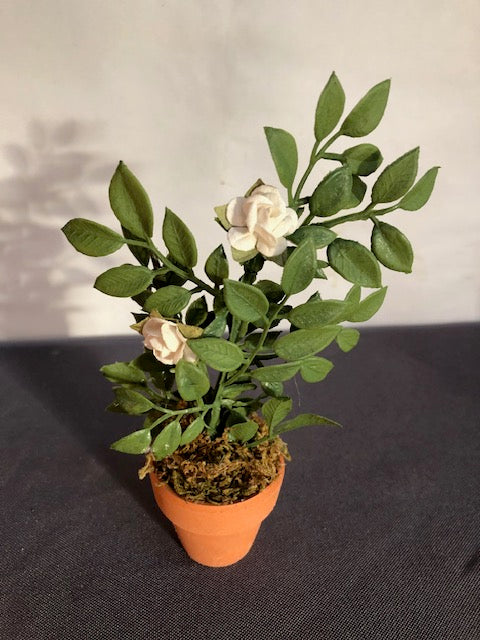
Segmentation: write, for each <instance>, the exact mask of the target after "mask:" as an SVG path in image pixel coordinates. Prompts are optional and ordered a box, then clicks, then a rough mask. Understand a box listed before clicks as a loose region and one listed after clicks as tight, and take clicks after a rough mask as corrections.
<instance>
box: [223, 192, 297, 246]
mask: <svg viewBox="0 0 480 640" xmlns="http://www.w3.org/2000/svg"><path fill="white" fill-rule="evenodd" d="M226 215H227V220H228V222H229V223H230V224H231V225H232V227H231V228H230V229H229V231H228V240H229V242H230V244H231V245H232V247H233V248H234V249H238V250H239V251H251V250H252V249H257V251H259V252H260V253H261V254H262V255H264V256H265V257H267V258H270V257H272V256H278V255H280V254H281V253H283V252H284V251H285V249H286V246H287V241H286V240H285V236H288V235H290V234H291V233H293V232H294V231H295V229H296V228H297V226H298V217H297V214H296V213H295V211H294V210H293V209H289V208H287V206H286V204H285V202H284V201H283V200H282V198H281V196H280V193H279V191H278V189H276V188H275V187H271V186H270V185H268V184H262V185H261V186H259V187H257V188H256V189H254V191H252V193H251V195H250V196H248V197H247V198H234V199H233V200H230V202H229V203H228V205H227V211H226Z"/></svg>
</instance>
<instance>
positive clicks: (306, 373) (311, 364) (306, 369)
mask: <svg viewBox="0 0 480 640" xmlns="http://www.w3.org/2000/svg"><path fill="white" fill-rule="evenodd" d="M332 369H333V362H330V360H327V359H326V358H317V357H313V358H306V359H305V360H303V361H302V366H301V368H300V375H301V376H302V378H303V379H304V380H305V382H320V381H321V380H324V379H325V378H326V377H327V375H328V374H329V373H330V371H331V370H332Z"/></svg>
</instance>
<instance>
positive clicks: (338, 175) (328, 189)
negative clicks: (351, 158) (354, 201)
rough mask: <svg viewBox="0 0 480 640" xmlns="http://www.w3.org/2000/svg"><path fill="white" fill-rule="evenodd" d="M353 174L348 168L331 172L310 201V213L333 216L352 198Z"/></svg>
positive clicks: (340, 168) (344, 167)
mask: <svg viewBox="0 0 480 640" xmlns="http://www.w3.org/2000/svg"><path fill="white" fill-rule="evenodd" d="M352 181H353V179H352V172H351V171H350V168H349V167H348V166H342V167H339V168H338V169H334V170H333V171H330V173H328V174H327V175H326V176H325V178H324V179H323V180H322V181H321V182H320V184H319V185H318V186H317V188H316V189H315V191H314V192H313V193H312V196H311V198H310V201H309V207H310V213H312V214H313V215H314V216H322V217H327V216H333V215H334V214H335V213H338V212H339V211H340V209H343V208H344V203H345V202H346V201H348V199H349V198H350V194H351V192H352V183H353V182H352Z"/></svg>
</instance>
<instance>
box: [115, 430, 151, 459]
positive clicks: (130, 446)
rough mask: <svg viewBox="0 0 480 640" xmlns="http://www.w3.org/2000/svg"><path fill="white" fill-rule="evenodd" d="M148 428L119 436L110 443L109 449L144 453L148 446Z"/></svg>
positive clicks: (149, 438)
mask: <svg viewBox="0 0 480 640" xmlns="http://www.w3.org/2000/svg"><path fill="white" fill-rule="evenodd" d="M150 441H151V436H150V429H140V430H139V431H134V432H133V433H130V434H129V435H128V436H125V437H124V438H120V440H117V441H116V442H114V443H113V444H111V445H110V449H115V451H121V452H122V453H138V454H139V453H145V452H146V451H147V450H148V448H149V446H150Z"/></svg>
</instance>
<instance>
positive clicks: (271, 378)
mask: <svg viewBox="0 0 480 640" xmlns="http://www.w3.org/2000/svg"><path fill="white" fill-rule="evenodd" d="M299 369H300V364H299V363H298V362H287V363H285V364H273V365H271V366H270V367H260V368H259V369H254V370H253V371H252V378H255V379H256V380H259V381H260V382H261V383H262V384H266V383H270V384H276V383H278V382H285V381H286V380H290V378H293V376H294V375H295V374H296V373H297V371H298V370H299Z"/></svg>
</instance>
